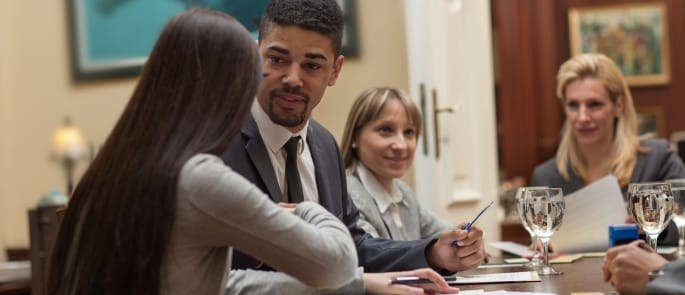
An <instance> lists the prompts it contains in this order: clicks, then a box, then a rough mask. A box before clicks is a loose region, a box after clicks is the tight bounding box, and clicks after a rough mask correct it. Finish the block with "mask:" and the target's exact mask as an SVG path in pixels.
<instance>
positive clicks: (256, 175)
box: [223, 117, 435, 272]
mask: <svg viewBox="0 0 685 295" xmlns="http://www.w3.org/2000/svg"><path fill="white" fill-rule="evenodd" d="M241 131H242V132H241V136H236V139H235V140H234V141H233V142H232V143H231V145H230V147H229V148H228V150H227V151H226V153H225V154H224V156H223V159H224V162H225V163H226V164H227V165H228V166H230V167H231V168H232V169H233V170H235V171H236V172H238V173H240V174H241V175H243V176H244V177H245V178H247V179H248V180H250V181H251V182H253V183H254V184H255V185H256V186H257V187H259V188H260V189H261V190H262V191H263V192H264V193H266V194H267V195H269V197H271V199H272V200H273V201H274V202H286V201H287V197H284V196H283V194H282V193H281V191H280V189H279V187H278V181H277V180H276V175H275V173H274V168H273V166H272V165H271V160H270V159H269V155H268V151H267V148H266V146H265V145H264V141H263V140H262V138H261V136H260V134H259V129H258V128H257V123H256V122H255V121H254V119H253V118H252V117H250V118H249V119H248V120H247V122H246V123H245V125H244V126H243V128H242V130H241ZM307 144H308V145H309V150H310V152H311V155H312V159H313V161H314V167H315V177H316V186H317V189H318V192H319V203H320V204H321V206H323V207H324V208H326V209H327V210H328V211H330V212H331V213H333V214H334V215H335V216H337V217H338V218H339V219H340V220H341V221H342V222H343V223H344V224H345V225H347V228H348V229H349V230H350V233H351V234H352V238H353V239H354V241H355V244H356V246H357V254H358V256H359V265H360V266H363V267H364V269H365V271H367V272H386V271H399V270H409V269H416V268H422V267H428V263H427V262H426V258H425V253H424V252H425V249H426V248H427V247H428V246H430V245H432V244H433V243H435V240H428V239H426V240H417V241H392V240H386V239H379V238H372V237H371V236H370V235H368V234H366V233H365V232H364V231H363V230H361V229H360V228H359V227H357V225H356V223H357V219H358V218H359V213H358V211H357V208H356V207H355V206H354V204H353V203H352V201H351V200H350V198H349V197H348V194H347V185H346V183H345V182H346V180H345V179H346V176H345V166H344V164H343V161H342V156H341V154H340V151H339V149H338V145H337V143H336V141H335V139H334V138H333V136H332V135H331V134H330V133H329V132H328V131H327V130H326V129H325V128H324V127H323V126H321V125H320V124H319V123H317V122H315V121H314V120H310V121H309V127H308V130H307ZM300 242H302V243H306V242H307V241H300ZM233 253H234V254H233V260H232V261H233V265H232V268H235V269H246V268H251V269H261V270H270V269H271V268H269V267H268V266H264V265H262V263H261V262H259V261H257V260H255V259H253V258H251V257H249V256H247V255H246V254H244V253H241V252H239V251H235V250H234V251H233ZM331 267H334V266H331Z"/></svg>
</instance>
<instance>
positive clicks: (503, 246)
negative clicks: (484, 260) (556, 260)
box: [488, 241, 533, 257]
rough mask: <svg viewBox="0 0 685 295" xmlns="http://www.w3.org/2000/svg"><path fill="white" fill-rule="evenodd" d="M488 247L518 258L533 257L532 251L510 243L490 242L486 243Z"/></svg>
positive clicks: (526, 247) (523, 246)
mask: <svg viewBox="0 0 685 295" xmlns="http://www.w3.org/2000/svg"><path fill="white" fill-rule="evenodd" d="M488 246H490V247H492V248H495V249H499V250H502V251H504V252H508V253H511V254H514V255H517V256H520V257H532V256H533V251H532V250H530V249H528V246H525V245H521V244H519V243H514V242H511V241H497V242H490V243H488Z"/></svg>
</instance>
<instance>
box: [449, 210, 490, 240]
mask: <svg viewBox="0 0 685 295" xmlns="http://www.w3.org/2000/svg"><path fill="white" fill-rule="evenodd" d="M494 203H495V201H490V203H488V205H487V206H485V208H483V210H480V213H478V215H476V217H475V218H474V219H473V220H472V221H471V222H469V223H467V224H464V226H462V227H461V229H462V230H465V231H469V230H471V226H473V225H474V224H475V223H476V221H478V218H480V216H481V215H483V213H485V211H486V210H488V208H490V206H492V204H494ZM452 247H459V244H457V241H452Z"/></svg>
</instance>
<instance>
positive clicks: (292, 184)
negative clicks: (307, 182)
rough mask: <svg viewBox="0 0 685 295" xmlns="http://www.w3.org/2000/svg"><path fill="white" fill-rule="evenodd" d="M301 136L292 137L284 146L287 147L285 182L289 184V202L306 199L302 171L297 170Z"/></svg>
mask: <svg viewBox="0 0 685 295" xmlns="http://www.w3.org/2000/svg"><path fill="white" fill-rule="evenodd" d="M298 141H300V137H299V136H296V137H291V138H290V140H288V142H286V143H285V145H284V146H283V147H284V148H285V154H286V156H285V182H286V183H287V184H288V203H299V202H302V201H304V194H303V193H302V183H301V182H300V172H299V171H298V170H297V142H298Z"/></svg>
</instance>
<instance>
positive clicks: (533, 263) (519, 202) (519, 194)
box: [516, 186, 547, 268]
mask: <svg viewBox="0 0 685 295" xmlns="http://www.w3.org/2000/svg"><path fill="white" fill-rule="evenodd" d="M531 188H547V187H546V186H531V187H520V188H518V189H517V190H516V209H518V210H517V211H518V213H519V218H521V224H522V225H523V228H525V229H526V231H527V232H528V234H529V235H530V240H531V241H532V242H533V258H531V259H530V261H529V262H528V263H526V264H525V265H524V266H526V267H533V268H535V267H538V266H540V264H541V263H542V262H541V261H540V251H538V237H537V236H536V235H535V232H533V230H532V229H531V228H530V225H528V221H527V220H526V218H525V217H524V215H523V203H524V202H523V192H524V191H526V189H531Z"/></svg>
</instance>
